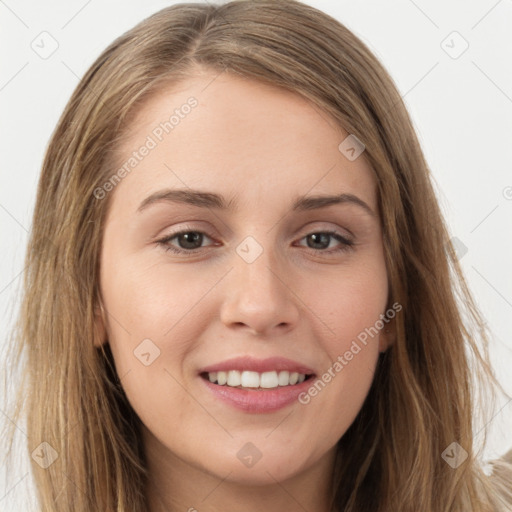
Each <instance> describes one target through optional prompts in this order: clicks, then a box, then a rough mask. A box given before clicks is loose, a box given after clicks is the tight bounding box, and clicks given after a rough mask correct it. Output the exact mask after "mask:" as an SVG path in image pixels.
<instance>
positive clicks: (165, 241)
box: [156, 229, 355, 256]
mask: <svg viewBox="0 0 512 512" xmlns="http://www.w3.org/2000/svg"><path fill="white" fill-rule="evenodd" d="M186 233H200V234H202V235H206V237H207V238H210V239H211V240H213V238H212V237H211V236H209V235H208V234H207V233H204V232H203V231H198V230H193V229H184V230H182V231H178V232H177V233H173V234H171V235H169V236H166V237H165V238H162V239H160V240H156V243H157V244H158V245H159V246H161V247H162V248H163V249H164V250H165V251H170V252H172V253H175V254H187V255H188V256H192V255H195V254H197V253H198V252H200V251H201V249H202V248H201V247H199V248H196V249H178V248H176V247H174V246H172V245H169V242H170V241H171V240H173V239H174V238H177V237H179V236H180V235H184V234H186ZM319 234H323V235H330V236H331V237H332V238H334V239H335V240H337V241H338V242H341V243H342V246H341V247H340V248H338V249H329V250H327V249H313V248H311V247H306V249H308V250H310V251H313V252H314V253H324V254H337V253H342V252H348V251H350V250H353V249H354V245H355V243H354V242H353V241H352V240H349V239H348V238H345V237H344V236H342V235H340V234H339V233H337V232H336V231H331V230H324V231H312V232H311V233H308V234H307V235H305V236H303V237H302V238H301V240H302V239H304V238H307V237H308V236H309V235H319ZM301 247H302V246H301Z"/></svg>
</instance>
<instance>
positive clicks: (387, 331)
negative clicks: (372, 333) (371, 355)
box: [379, 322, 396, 352]
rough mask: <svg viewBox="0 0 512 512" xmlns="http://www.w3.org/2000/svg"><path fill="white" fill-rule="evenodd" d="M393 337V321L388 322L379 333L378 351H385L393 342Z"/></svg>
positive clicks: (394, 335)
mask: <svg viewBox="0 0 512 512" xmlns="http://www.w3.org/2000/svg"><path fill="white" fill-rule="evenodd" d="M395 337H396V334H395V329H394V322H390V323H389V324H388V325H386V326H385V327H384V328H383V329H382V330H381V332H380V334H379V352H386V350H387V349H388V348H389V347H390V346H391V345H393V343H394V342H395Z"/></svg>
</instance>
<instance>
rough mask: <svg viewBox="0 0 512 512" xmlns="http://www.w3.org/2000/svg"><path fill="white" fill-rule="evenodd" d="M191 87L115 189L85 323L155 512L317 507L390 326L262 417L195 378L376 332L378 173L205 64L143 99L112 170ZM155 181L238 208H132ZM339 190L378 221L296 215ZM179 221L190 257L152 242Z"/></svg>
mask: <svg viewBox="0 0 512 512" xmlns="http://www.w3.org/2000/svg"><path fill="white" fill-rule="evenodd" d="M190 96H194V97H195V98H197V100H198V106H197V107H195V108H194V109H192V111H191V112H190V113H189V114H188V115H187V116H185V117H184V118H183V119H181V120H180V123H179V125H177V126H176V127H175V128H174V129H173V131H172V132H170V133H169V134H166V135H165V137H164V138H163V140H162V141H161V142H160V143H159V144H158V145H157V147H156V148H154V149H153V150H152V151H151V152H150V153H149V154H148V155H147V156H146V157H145V158H144V159H143V160H142V161H141V162H139V163H138V165H137V167H136V168H135V169H134V170H133V171H131V172H130V173H129V174H128V175H127V176H126V177H125V178H124V179H123V180H122V181H121V182H120V183H119V184H118V185H117V186H116V187H115V189H114V190H113V191H111V192H109V194H110V196H109V197H108V200H109V201H111V204H110V209H109V212H108V215H107V219H106V225H105V231H104V243H103V247H102V253H101V275H100V279H101V282H100V286H101V294H102V308H101V312H102V314H101V315H98V326H97V327H98V329H99V330H100V332H101V333H102V336H101V338H102V339H103V340H104V341H106V340H108V341H109V343H110V345H111V348H112V352H113V355H114V360H115V365H116V369H117V372H118V374H119V376H120V378H121V382H122V385H123V387H124V390H125V392H126V394H127V397H128V399H129V401H130V403H131V405H132V406H133V408H134V410H135V411H136V413H137V415H138V416H139V417H140V418H141V420H142V422H143V424H144V428H143V441H144V446H145V449H146V454H147V459H148V468H149V472H150V481H149V485H148V489H147V493H148V497H149V502H150V510H151V511H152V512H156V511H160V510H169V511H174V510H180V511H183V510H194V509H195V510H198V511H220V510H234V509H235V508H236V507H237V506H238V508H240V505H241V504H243V507H242V508H243V509H244V510H245V511H248V512H251V511H261V510H262V509H265V510H266V511H267V512H272V511H274V510H275V511H277V510H283V508H284V507H287V508H290V507H291V508H295V509H297V507H298V505H297V504H300V506H302V507H304V508H305V509H306V510H308V511H311V512H326V511H327V510H328V505H327V495H328V492H329V487H328V482H329V478H330V474H331V472H332V468H333V464H334V449H335V445H336V443H337V441H338V440H339V439H340V438H341V437H342V436H343V434H344V433H345V432H346V430H347V429H348V427H349V426H350V425H351V423H352V422H353V420H354V418H355V417H356V415H357V413H358V412H359V410H360V409H361V406H362V404H363V401H364V399H365V397H366V395H367V393H368V391H369V388H370V385H371V382H372V379H373V375H374V369H375V366H376V362H377V358H378V353H379V351H383V350H385V349H386V347H387V346H388V345H389V343H390V338H391V335H390V334H385V333H384V331H381V332H380V333H379V335H378V336H375V337H374V338H372V339H371V340H370V341H369V343H368V344H367V345H366V346H364V348H363V349H362V350H361V351H360V352H359V353H358V354H357V355H354V357H353V359H352V360H351V361H349V362H348V364H347V365H346V366H344V368H343V370H342V371H341V372H339V373H337V374H336V377H335V378H333V379H332V381H331V382H330V383H329V384H327V385H326V386H325V388H324V389H322V391H321V392H320V393H318V395H317V396H315V397H314V398H312V399H311V401H310V403H308V404H307V405H303V404H300V403H298V402H294V403H293V404H291V405H288V406H286V407H285V408H283V409H281V410H278V411H277V412H272V413H263V414H261V413H259V414H258V413H248V412H242V411H240V410H238V409H235V408H233V407H231V406H230V405H228V404H226V403H224V402H221V401H219V400H218V399H217V398H215V397H214V396H213V395H212V394H211V393H208V392H207V391H205V386H204V383H203V382H202V380H201V378H200V377H199V375H198V370H199V369H200V368H201V367H205V366H207V365H211V364H214V363H218V362H221V361H224V360H226V359H229V358H232V357H234V356H242V355H252V356H254V357H256V358H266V357H272V356H283V357H287V358H290V359H292V360H295V361H298V362H300V363H303V364H305V365H307V366H309V367H311V368H312V369H314V371H315V373H316V375H317V376H320V375H322V374H323V373H324V372H326V371H327V370H328V369H329V368H331V367H332V361H335V360H336V359H337V357H338V356H340V355H341V356H343V354H345V352H346V351H347V350H349V348H350V345H351V343H352V341H353V340H354V339H356V337H357V335H358V334H359V333H361V332H362V331H364V329H365V328H368V327H370V326H373V325H374V324H375V322H376V321H377V320H378V319H379V317H380V315H381V314H383V313H384V312H385V311H386V306H387V304H386V300H387V296H388V278H387V274H386V267H385V260H384V252H383V242H382V233H381V228H380V221H379V218H378V214H377V212H378V210H377V194H376V182H375V178H374V175H373V171H372V169H371V167H370V165H369V164H368V162H367V161H366V159H365V157H364V153H363V154H362V155H361V156H359V157H358V158H357V159H356V160H354V161H349V160H348V159H347V158H346V157H345V156H344V155H343V154H342V153H341V152H340V151H339V150H338V145H339V144H340V143H341V141H343V140H344V139H345V137H347V135H348V133H347V132H345V131H344V130H343V129H341V128H340V127H338V126H337V125H336V124H335V122H334V120H333V119H332V118H330V117H329V116H328V115H327V114H326V113H325V112H321V111H319V109H318V108H317V107H315V106H314V105H313V104H312V103H310V102H308V101H307V100H305V99H303V98H302V97H301V96H299V95H297V94H294V93H292V92H289V91H285V90H283V89H279V88H275V87H272V86H269V85H266V84H262V83H259V82H257V81H251V80H246V79H243V78H240V77H236V76H234V75H230V74H228V73H221V74H220V75H219V73H218V72H211V71H207V70H203V71H202V72H200V73H197V76H196V75H194V77H193V78H190V79H187V80H186V81H184V82H182V83H180V84H179V87H176V86H174V87H172V88H168V89H166V90H164V91H161V92H160V93H158V94H157V95H154V96H153V97H151V98H150V99H149V100H148V101H147V102H146V103H145V104H144V105H143V106H142V108H141V110H140V111H139V113H138V115H137V116H136V118H135V120H134V121H133V123H132V126H131V131H130V133H129V136H128V137H127V138H126V139H125V141H124V143H123V145H122V146H121V148H120V151H119V160H120V162H123V161H126V160H127V158H129V156H130V155H131V153H132V151H134V150H136V149H137V148H139V147H140V146H141V145H142V144H143V143H144V141H145V140H146V138H147V136H148V135H149V134H151V133H152V130H153V129H154V128H155V126H158V125H159V123H160V122H162V121H164V120H165V119H168V117H169V115H170V113H172V111H173V110H174V109H175V108H179V107H180V105H183V104H184V103H186V101H187V98H189V97H190ZM166 188H169V189H175V188H192V189H200V190H201V191H209V192H215V193H217V194H222V195H223V196H225V198H226V200H229V199H231V198H233V200H236V201H237V203H238V209H237V210H234V211H220V210H215V209H213V208H210V209H208V208H200V207H198V206H192V205H186V204H178V203H171V202H165V201H162V202H159V203H155V204H152V205H150V206H148V207H147V208H145V209H144V210H143V211H142V212H137V208H138V206H139V205H140V204H141V202H142V201H143V200H144V199H145V198H146V197H148V196H149V195H151V194H152V193H154V192H156V191H158V190H161V189H166ZM334 193H336V194H341V193H350V194H354V195H355V196H357V197H358V198H360V199H361V200H363V201H364V202H366V203H367V204H368V206H369V207H370V208H371V210H372V211H373V212H374V215H371V214H369V213H367V212H366V211H365V210H364V209H363V208H361V207H360V206H358V205H356V204H352V203H344V204H336V205H331V206H327V207H324V208H321V209H317V210H310V211H303V212H293V211H291V204H292V202H293V201H294V199H295V198H297V197H298V196H301V195H307V196H312V195H322V194H334ZM181 230H188V231H194V232H201V233H205V236H204V238H203V239H202V242H201V241H198V242H197V243H196V246H195V247H199V248H198V249H195V252H194V255H192V256H188V257H187V255H186V254H182V255H177V254H174V253H172V252H166V251H165V249H164V247H163V245H161V244H158V243H157V242H156V240H159V239H162V238H164V237H165V236H169V235H172V234H173V233H175V232H178V231H181ZM326 230H335V231H337V232H338V233H339V234H341V235H342V236H344V237H349V238H350V239H351V240H353V241H354V243H355V245H354V246H353V247H351V248H350V247H349V249H348V250H339V251H338V252H334V251H335V250H336V249H341V248H343V247H345V246H344V244H343V243H341V242H338V241H337V240H336V239H335V238H332V237H331V238H329V237H328V238H327V239H326V240H323V241H320V242H318V240H317V241H316V244H315V240H311V237H310V236H308V235H311V234H312V233H322V232H325V231H326ZM247 236H252V237H253V238H254V239H255V240H256V241H257V243H258V244H259V245H260V246H261V248H262V250H263V251H262V253H261V254H260V256H259V257H258V258H257V259H256V260H255V261H253V262H252V263H248V262H247V261H245V260H244V259H243V258H241V257H240V256H239V254H238V253H237V252H236V248H237V246H238V245H239V244H240V243H241V242H242V241H243V240H244V239H245V238H246V237H247ZM322 243H323V244H324V245H323V246H322V245H321V244H322ZM167 244H168V245H173V246H174V247H176V248H182V249H183V250H184V251H186V250H187V247H191V245H188V246H187V245H186V240H185V241H184V240H183V238H181V239H180V238H179V237H175V238H174V239H173V240H172V241H170V242H168V243H167ZM188 250H189V251H190V249H188ZM329 250H330V251H333V252H331V254H330V255H329V254H327V253H326V251H329ZM148 338H149V339H151V340H152V342H153V343H154V344H155V345H156V346H157V347H158V348H159V350H160V355H159V357H157V358H156V359H155V360H154V361H153V362H152V363H151V364H150V365H148V366H146V365H144V364H142V363H141V362H140V361H139V360H138V359H137V358H136V357H135V356H134V350H135V349H136V348H137V346H138V345H139V344H140V343H141V341H142V340H144V339H148ZM248 442H251V443H252V444H253V445H254V446H255V447H256V448H257V450H258V451H259V452H260V453H261V455H262V456H261V459H260V460H259V461H258V462H257V463H256V464H255V465H253V466H252V467H246V466H245V465H244V464H242V463H241V461H240V459H239V458H238V457H237V453H238V452H239V450H240V449H241V448H242V447H243V446H244V445H245V444H246V443H248ZM164 507H165V508H164Z"/></svg>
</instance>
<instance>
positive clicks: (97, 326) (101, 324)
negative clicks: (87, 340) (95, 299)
mask: <svg viewBox="0 0 512 512" xmlns="http://www.w3.org/2000/svg"><path fill="white" fill-rule="evenodd" d="M107 338H108V337H107V329H106V321H105V311H104V309H103V305H102V304H101V301H100V303H99V305H98V306H96V308H95V315H94V340H93V345H94V346H95V347H101V345H103V344H104V343H106V342H107V341H108V340H107Z"/></svg>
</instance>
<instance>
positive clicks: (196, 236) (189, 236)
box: [181, 231, 202, 249]
mask: <svg viewBox="0 0 512 512" xmlns="http://www.w3.org/2000/svg"><path fill="white" fill-rule="evenodd" d="M201 238H202V234H201V233H196V232H193V231H189V232H188V233H183V234H182V235H181V240H182V241H183V240H185V244H184V246H185V248H187V249H195V248H196V247H195V246H194V243H195V242H197V240H199V242H201ZM189 244H190V245H192V247H190V246H189ZM199 245H201V243H199Z"/></svg>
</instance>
